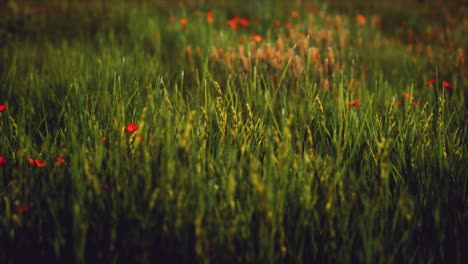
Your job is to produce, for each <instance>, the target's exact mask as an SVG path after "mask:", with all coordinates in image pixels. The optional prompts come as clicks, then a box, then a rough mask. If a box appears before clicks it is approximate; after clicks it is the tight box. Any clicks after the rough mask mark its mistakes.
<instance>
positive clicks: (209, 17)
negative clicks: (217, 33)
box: [205, 11, 214, 24]
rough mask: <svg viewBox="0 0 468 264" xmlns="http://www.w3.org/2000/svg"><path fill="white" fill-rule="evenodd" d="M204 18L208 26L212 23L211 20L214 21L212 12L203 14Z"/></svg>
mask: <svg viewBox="0 0 468 264" xmlns="http://www.w3.org/2000/svg"><path fill="white" fill-rule="evenodd" d="M205 18H206V22H208V23H210V24H211V23H213V20H214V19H213V12H211V11H208V12H206V13H205Z"/></svg>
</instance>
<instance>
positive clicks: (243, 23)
mask: <svg viewBox="0 0 468 264" xmlns="http://www.w3.org/2000/svg"><path fill="white" fill-rule="evenodd" d="M237 22H239V25H241V26H242V27H248V26H249V24H250V23H249V20H247V19H246V18H243V17H239V18H238V19H237Z"/></svg>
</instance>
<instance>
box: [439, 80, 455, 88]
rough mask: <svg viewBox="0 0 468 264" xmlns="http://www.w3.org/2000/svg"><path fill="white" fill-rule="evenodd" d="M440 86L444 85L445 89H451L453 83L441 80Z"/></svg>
mask: <svg viewBox="0 0 468 264" xmlns="http://www.w3.org/2000/svg"><path fill="white" fill-rule="evenodd" d="M442 86H444V88H445V89H453V85H452V84H451V83H449V82H447V81H443V82H442Z"/></svg>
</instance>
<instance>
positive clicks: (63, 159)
mask: <svg viewBox="0 0 468 264" xmlns="http://www.w3.org/2000/svg"><path fill="white" fill-rule="evenodd" d="M55 161H56V162H58V163H60V164H62V165H63V164H65V157H64V156H57V157H56V158H55Z"/></svg>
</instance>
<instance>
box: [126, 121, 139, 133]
mask: <svg viewBox="0 0 468 264" xmlns="http://www.w3.org/2000/svg"><path fill="white" fill-rule="evenodd" d="M137 129H138V126H137V124H135V123H130V124H128V125H127V127H126V128H125V133H127V134H133V133H135V132H136V131H137Z"/></svg>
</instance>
